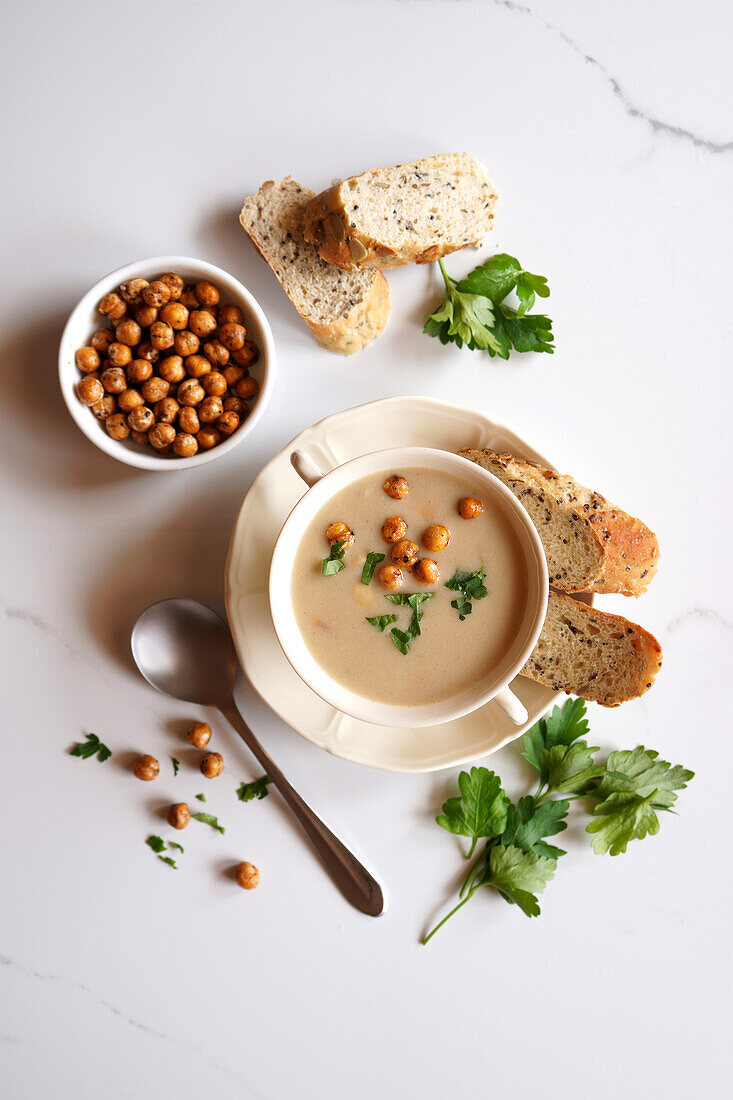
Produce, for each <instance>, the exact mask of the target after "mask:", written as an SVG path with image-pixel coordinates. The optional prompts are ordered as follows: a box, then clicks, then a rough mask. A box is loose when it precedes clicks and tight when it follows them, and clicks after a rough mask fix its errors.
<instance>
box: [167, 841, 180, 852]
mask: <svg viewBox="0 0 733 1100" xmlns="http://www.w3.org/2000/svg"><path fill="white" fill-rule="evenodd" d="M168 847H169V848H177V849H178V851H179V852H182V851H183V846H182V845H181V844H179V843H178V842H177V841H176V840H169V841H168Z"/></svg>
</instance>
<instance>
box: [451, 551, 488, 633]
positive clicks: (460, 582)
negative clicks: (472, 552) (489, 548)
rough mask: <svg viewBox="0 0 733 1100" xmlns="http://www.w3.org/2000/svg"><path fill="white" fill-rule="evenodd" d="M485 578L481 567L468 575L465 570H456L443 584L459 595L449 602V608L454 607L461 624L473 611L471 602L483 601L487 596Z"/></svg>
mask: <svg viewBox="0 0 733 1100" xmlns="http://www.w3.org/2000/svg"><path fill="white" fill-rule="evenodd" d="M485 576H486V570H485V569H484V567H483V565H482V566H481V568H480V569H476V570H474V572H473V573H468V572H466V570H465V569H456V571H455V573H454V574H453V576H452V577H451V579H450V580H449V581H446V582H445V585H444V586H443V587H444V588H449V589H450V590H451V592H459V593H460V595H459V596H458V599H455V600H451V607H455V609H456V611H457V612H458V618H459V619H460V620H461V622H463V620H464V619H465V618H466V616H467V615H470V614H471V612H472V611H473V604H472V602H471V601H472V600H483V599H484V597H485V596H488V594H489V592H488V589H487V588H486V585H485V584H484V577H485Z"/></svg>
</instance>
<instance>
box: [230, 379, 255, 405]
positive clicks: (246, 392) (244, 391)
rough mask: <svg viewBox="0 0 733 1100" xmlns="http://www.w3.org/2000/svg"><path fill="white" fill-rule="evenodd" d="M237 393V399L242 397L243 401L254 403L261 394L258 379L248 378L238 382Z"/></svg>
mask: <svg viewBox="0 0 733 1100" xmlns="http://www.w3.org/2000/svg"><path fill="white" fill-rule="evenodd" d="M235 392H236V395H237V397H241V398H242V400H243V401H252V400H253V399H254V398H255V397H256V396H257V394H258V393H259V392H260V384H259V382H258V381H257V379H256V378H251V377H249V376H248V377H247V378H242V379H241V381H239V382H237V384H236V386H235Z"/></svg>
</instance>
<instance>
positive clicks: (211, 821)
mask: <svg viewBox="0 0 733 1100" xmlns="http://www.w3.org/2000/svg"><path fill="white" fill-rule="evenodd" d="M191 817H192V818H193V819H194V821H201V822H202V823H203V824H204V825H210V826H211V828H212V829H216V830H218V832H220V833H221V834H222V835H223V834H224V832H225V831H226V830H225V829H224V826H223V825H220V824H219V822H218V820H217V819H216V818H215V817H214V815H213V814H204V813H200V814H191Z"/></svg>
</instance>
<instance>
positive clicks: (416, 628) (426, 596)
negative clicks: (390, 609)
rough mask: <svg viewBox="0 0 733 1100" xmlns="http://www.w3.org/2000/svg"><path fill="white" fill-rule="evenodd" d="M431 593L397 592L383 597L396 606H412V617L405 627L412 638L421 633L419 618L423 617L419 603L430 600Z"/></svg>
mask: <svg viewBox="0 0 733 1100" xmlns="http://www.w3.org/2000/svg"><path fill="white" fill-rule="evenodd" d="M433 595H434V593H433V592H398V593H395V594H393V595H390V596H385V597H384V598H385V600H389V602H390V603H394V604H397V606H398V607H400V606H402V607H411V608H412V618H411V619H410V623H409V626H408V627H407V633H408V634H410V635H411V636H412V637H413V638H417V637H418V635H419V634H422V630H421V629H420V620H421V619H422V617H423V612H422V611H421V610H420V604H422V603H424V602H425V600H432V598H433Z"/></svg>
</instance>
